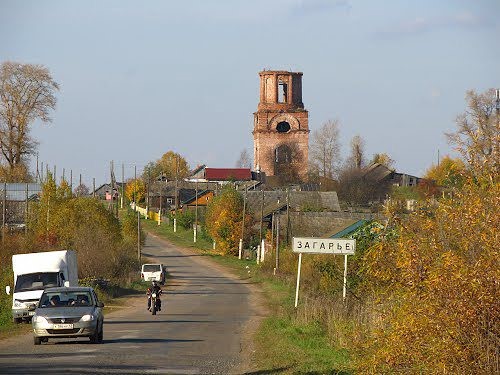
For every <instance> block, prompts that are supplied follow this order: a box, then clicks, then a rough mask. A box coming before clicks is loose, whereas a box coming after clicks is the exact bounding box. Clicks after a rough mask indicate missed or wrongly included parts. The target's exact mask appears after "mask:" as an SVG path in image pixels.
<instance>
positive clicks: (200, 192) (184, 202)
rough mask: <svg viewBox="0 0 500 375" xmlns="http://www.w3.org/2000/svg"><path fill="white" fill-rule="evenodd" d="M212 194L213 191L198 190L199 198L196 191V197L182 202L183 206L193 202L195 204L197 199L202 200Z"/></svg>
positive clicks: (193, 196)
mask: <svg viewBox="0 0 500 375" xmlns="http://www.w3.org/2000/svg"><path fill="white" fill-rule="evenodd" d="M211 192H212V191H211V190H198V196H196V191H195V193H194V195H192V196H191V197H189V198H187V199H185V200H183V201H181V204H189V203H191V202H194V201H195V200H196V199H197V198H198V199H200V198H201V197H203V196H204V195H206V194H208V193H211Z"/></svg>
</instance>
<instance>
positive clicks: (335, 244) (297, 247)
mask: <svg viewBox="0 0 500 375" xmlns="http://www.w3.org/2000/svg"><path fill="white" fill-rule="evenodd" d="M292 250H293V252H294V253H299V265H298V267H297V288H296V290H295V307H297V305H298V302H299V287H300V267H301V264H302V253H309V254H333V255H344V285H343V291H342V297H343V300H344V301H345V298H346V291H347V256H348V255H354V252H355V250H356V240H349V239H343V238H335V239H334V238H314V237H294V238H293V245H292Z"/></svg>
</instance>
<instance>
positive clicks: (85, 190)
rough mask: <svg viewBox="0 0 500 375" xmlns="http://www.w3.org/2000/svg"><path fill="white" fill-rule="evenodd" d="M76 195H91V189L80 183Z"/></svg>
mask: <svg viewBox="0 0 500 375" xmlns="http://www.w3.org/2000/svg"><path fill="white" fill-rule="evenodd" d="M75 195H76V196H77V197H87V196H89V195H90V189H89V188H88V187H87V185H85V184H81V185H78V186H77V187H76V188H75Z"/></svg>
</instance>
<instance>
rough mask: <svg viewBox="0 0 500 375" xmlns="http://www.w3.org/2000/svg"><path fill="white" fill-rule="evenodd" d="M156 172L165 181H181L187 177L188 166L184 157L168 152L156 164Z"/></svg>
mask: <svg viewBox="0 0 500 375" xmlns="http://www.w3.org/2000/svg"><path fill="white" fill-rule="evenodd" d="M156 164H157V165H158V167H159V168H158V171H159V173H160V174H163V177H165V178H166V179H167V180H175V179H176V178H179V179H182V178H185V177H187V176H189V164H188V162H187V161H186V159H185V158H184V157H182V156H181V155H180V154H178V153H175V152H173V151H168V152H166V153H164V154H163V155H162V157H161V158H160V159H159V160H158V161H157V162H156Z"/></svg>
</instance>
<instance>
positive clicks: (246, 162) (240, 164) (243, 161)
mask: <svg viewBox="0 0 500 375" xmlns="http://www.w3.org/2000/svg"><path fill="white" fill-rule="evenodd" d="M236 168H252V159H251V158H250V155H249V154H248V151H247V149H246V148H245V149H243V150H242V151H241V153H240V157H239V158H238V160H237V161H236Z"/></svg>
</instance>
